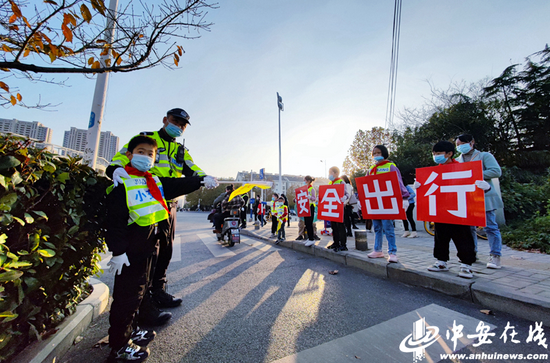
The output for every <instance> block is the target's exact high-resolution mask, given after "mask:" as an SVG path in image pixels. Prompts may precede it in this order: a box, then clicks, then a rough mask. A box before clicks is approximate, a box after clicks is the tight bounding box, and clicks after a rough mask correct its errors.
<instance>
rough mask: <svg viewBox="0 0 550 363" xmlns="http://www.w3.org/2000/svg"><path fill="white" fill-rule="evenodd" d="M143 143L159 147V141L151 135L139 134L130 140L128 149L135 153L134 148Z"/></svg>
mask: <svg viewBox="0 0 550 363" xmlns="http://www.w3.org/2000/svg"><path fill="white" fill-rule="evenodd" d="M141 144H147V145H152V146H154V147H155V150H156V149H157V148H158V146H157V142H156V141H155V139H153V138H150V137H149V136H142V135H139V136H136V137H134V138H133V139H132V140H130V142H129V143H128V151H129V152H130V153H133V152H134V149H135V148H136V147H137V146H138V145H141Z"/></svg>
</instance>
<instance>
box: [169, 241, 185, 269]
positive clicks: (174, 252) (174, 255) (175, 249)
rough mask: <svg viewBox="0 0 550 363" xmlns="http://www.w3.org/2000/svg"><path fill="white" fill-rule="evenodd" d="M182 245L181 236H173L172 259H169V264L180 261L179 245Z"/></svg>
mask: <svg viewBox="0 0 550 363" xmlns="http://www.w3.org/2000/svg"><path fill="white" fill-rule="evenodd" d="M182 243H183V236H182V235H179V236H175V238H174V246H173V247H172V258H171V259H170V262H178V261H181V244H182Z"/></svg>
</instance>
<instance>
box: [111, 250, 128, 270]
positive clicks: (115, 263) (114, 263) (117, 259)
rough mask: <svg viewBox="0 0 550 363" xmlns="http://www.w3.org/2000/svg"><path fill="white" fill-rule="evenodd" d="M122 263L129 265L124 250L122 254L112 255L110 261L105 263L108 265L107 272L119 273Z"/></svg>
mask: <svg viewBox="0 0 550 363" xmlns="http://www.w3.org/2000/svg"><path fill="white" fill-rule="evenodd" d="M124 265H126V266H130V261H128V256H126V252H124V253H123V254H122V255H118V256H113V257H112V258H111V261H109V262H108V263H107V266H109V272H110V273H115V272H116V274H117V275H120V273H121V272H122V268H123V267H124Z"/></svg>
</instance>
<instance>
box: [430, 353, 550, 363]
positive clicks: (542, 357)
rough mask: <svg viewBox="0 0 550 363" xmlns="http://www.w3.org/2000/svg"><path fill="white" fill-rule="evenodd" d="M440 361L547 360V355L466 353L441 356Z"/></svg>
mask: <svg viewBox="0 0 550 363" xmlns="http://www.w3.org/2000/svg"><path fill="white" fill-rule="evenodd" d="M440 358H441V359H459V360H460V359H463V360H469V359H488V360H491V359H494V360H501V359H509V360H514V359H516V360H543V361H546V360H548V354H523V353H519V354H510V353H508V354H500V353H489V354H487V353H468V354H457V353H452V354H441V355H440Z"/></svg>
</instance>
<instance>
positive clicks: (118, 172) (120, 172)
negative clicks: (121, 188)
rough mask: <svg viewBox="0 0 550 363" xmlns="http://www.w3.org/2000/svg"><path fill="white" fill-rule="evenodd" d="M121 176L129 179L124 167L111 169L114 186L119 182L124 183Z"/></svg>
mask: <svg viewBox="0 0 550 363" xmlns="http://www.w3.org/2000/svg"><path fill="white" fill-rule="evenodd" d="M123 178H124V179H130V175H128V172H127V171H126V170H125V169H124V168H116V169H115V171H113V184H114V185H115V188H116V187H117V186H118V185H119V184H123V183H124V180H122V179H123Z"/></svg>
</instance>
